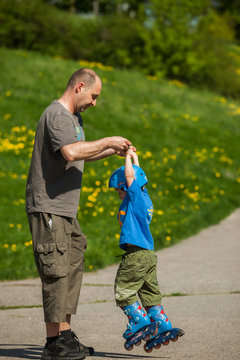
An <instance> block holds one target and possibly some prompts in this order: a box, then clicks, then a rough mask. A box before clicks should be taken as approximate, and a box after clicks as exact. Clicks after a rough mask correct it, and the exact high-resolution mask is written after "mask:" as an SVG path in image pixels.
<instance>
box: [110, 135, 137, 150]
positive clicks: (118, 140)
mask: <svg viewBox="0 0 240 360" xmlns="http://www.w3.org/2000/svg"><path fill="white" fill-rule="evenodd" d="M108 141H109V148H112V149H114V150H116V152H121V153H122V152H125V151H126V150H128V148H129V146H131V145H132V143H131V142H130V141H129V140H128V139H125V138H123V137H121V136H112V137H109V138H108Z"/></svg>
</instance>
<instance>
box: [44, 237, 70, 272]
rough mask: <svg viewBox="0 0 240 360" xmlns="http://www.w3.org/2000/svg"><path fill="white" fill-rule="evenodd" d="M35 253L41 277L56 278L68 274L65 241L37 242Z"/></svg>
mask: <svg viewBox="0 0 240 360" xmlns="http://www.w3.org/2000/svg"><path fill="white" fill-rule="evenodd" d="M37 253H38V261H39V268H40V272H41V274H42V276H43V277H45V278H51V277H53V278H58V277H64V276H66V275H67V274H68V269H69V265H68V251H67V244H66V243H65V242H59V243H58V242H57V243H46V244H38V245H37Z"/></svg>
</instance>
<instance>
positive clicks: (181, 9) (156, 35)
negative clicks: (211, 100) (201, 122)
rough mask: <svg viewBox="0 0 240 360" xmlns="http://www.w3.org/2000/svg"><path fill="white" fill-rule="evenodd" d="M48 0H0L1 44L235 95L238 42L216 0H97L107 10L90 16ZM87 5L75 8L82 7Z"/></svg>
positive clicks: (238, 90)
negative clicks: (174, 80) (72, 12)
mask: <svg viewBox="0 0 240 360" xmlns="http://www.w3.org/2000/svg"><path fill="white" fill-rule="evenodd" d="M49 1H50V0H49ZM49 1H46V0H45V1H43V0H35V1H31V0H11V2H9V1H8V0H1V1H0V23H1V27H0V44H1V46H5V47H13V48H26V49H31V50H37V51H41V52H43V53H49V54H51V55H58V56H62V57H64V58H73V59H86V60H90V61H98V62H102V63H104V64H106V65H112V66H115V67H119V68H135V69H138V70H141V71H142V72H144V73H145V74H146V75H156V76H158V77H168V78H176V79H179V80H181V81H185V82H188V83H190V84H192V85H195V86H204V87H208V88H210V89H213V90H216V91H219V92H220V93H222V94H224V95H230V96H240V74H239V72H240V54H239V48H238V47H237V46H236V45H234V42H236V39H235V32H234V31H235V27H234V25H233V23H231V21H230V19H232V17H230V15H229V14H230V10H231V9H230V8H229V7H227V5H226V3H225V2H224V1H220V0H219V1H217V2H215V6H214V7H213V5H212V2H211V1H210V0H198V1H196V2H193V1H191V0H179V1H176V0H161V1H158V0H151V1H136V0H131V1H130V0H129V1H128V2H124V1H123V0H110V1H105V0H99V9H100V10H99V11H100V12H102V13H104V12H105V13H106V14H108V16H106V15H105V16H103V15H101V16H96V17H90V18H89V17H83V16H80V15H78V14H71V13H70V11H69V12H66V11H65V10H59V9H56V6H53V5H54V4H55V5H57V3H58V6H60V5H61V6H62V8H63V9H68V10H69V6H70V5H71V6H75V7H76V8H77V6H79V4H80V2H79V1H77V0H75V1H73V0H51V1H50V2H51V3H52V5H49ZM93 3H94V1H81V6H85V12H88V10H89V9H88V8H87V5H88V6H90V5H91V6H92V5H93ZM220 3H221V7H220V5H219V4H220ZM124 4H125V5H124ZM126 4H128V5H126ZM224 4H225V5H224ZM124 6H125V7H124ZM216 9H217V10H216ZM231 11H232V12H234V11H233V10H231ZM220 12H221V13H220Z"/></svg>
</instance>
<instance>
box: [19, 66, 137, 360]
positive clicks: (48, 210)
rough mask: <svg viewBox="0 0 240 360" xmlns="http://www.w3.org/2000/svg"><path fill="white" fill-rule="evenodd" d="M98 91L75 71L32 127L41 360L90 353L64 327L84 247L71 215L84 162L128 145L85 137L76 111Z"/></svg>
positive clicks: (31, 199) (96, 81)
mask: <svg viewBox="0 0 240 360" xmlns="http://www.w3.org/2000/svg"><path fill="white" fill-rule="evenodd" d="M101 90H102V83H101V80H100V78H99V77H98V76H97V74H96V73H95V72H94V71H93V70H90V69H80V70H77V71H76V72H75V73H74V74H73V75H72V76H71V78H70V80H69V82H68V84H67V87H66V90H65V91H64V93H63V95H62V97H61V98H60V99H58V100H54V101H53V102H52V104H51V105H50V106H48V107H47V108H46V109H45V111H44V112H43V114H42V116H41V118H40V120H39V123H38V126H37V131H36V137H35V143H34V148H33V154H32V161H31V166H30V170H29V175H28V180H27V188H26V211H27V214H28V220H29V225H30V230H31V233H32V238H33V251H34V256H35V262H36V266H37V269H38V273H39V276H40V278H41V281H42V296H43V309H44V319H45V322H46V333H47V342H46V345H45V348H44V351H43V354H42V359H43V360H48V359H52V358H53V357H54V359H58V358H59V359H62V360H66V359H75V360H77V359H84V358H85V356H86V355H92V354H93V353H94V350H93V349H92V348H88V347H86V346H84V345H82V344H81V343H80V342H79V340H78V338H77V337H76V335H75V334H74V332H73V331H71V325H70V322H71V315H72V314H75V313H76V310H77V304H78V299H79V294H80V288H81V283H82V276H83V266H84V251H85V250H86V237H85V235H84V234H82V231H81V228H80V225H79V223H78V221H77V219H76V215H77V210H78V206H79V197H80V189H81V182H82V175H83V167H84V161H92V160H99V159H103V158H105V157H107V156H111V155H114V154H119V155H121V154H123V153H124V152H125V150H126V149H128V147H129V146H130V145H131V142H130V141H129V140H127V139H125V138H122V137H120V136H113V137H105V138H102V139H99V140H96V141H90V142H87V141H85V135H84V131H83V124H82V118H81V115H80V112H84V111H85V110H86V109H88V108H89V107H91V106H96V102H97V98H98V96H99V95H100V93H101Z"/></svg>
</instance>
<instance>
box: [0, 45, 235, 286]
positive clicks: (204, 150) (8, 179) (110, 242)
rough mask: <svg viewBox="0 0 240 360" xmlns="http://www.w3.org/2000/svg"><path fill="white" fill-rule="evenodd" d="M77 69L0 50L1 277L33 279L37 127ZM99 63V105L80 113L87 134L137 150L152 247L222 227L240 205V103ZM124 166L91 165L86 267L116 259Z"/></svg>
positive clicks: (84, 213) (86, 185)
mask: <svg viewBox="0 0 240 360" xmlns="http://www.w3.org/2000/svg"><path fill="white" fill-rule="evenodd" d="M93 65H94V64H88V66H93ZM81 66H83V63H79V62H75V61H66V60H62V59H57V58H51V57H49V56H46V55H40V54H38V53H30V52H26V51H19V50H18V51H15V50H6V49H0V69H1V72H0V136H1V140H0V161H1V168H0V193H1V202H0V224H1V233H0V279H19V278H26V277H32V276H36V275H37V274H36V270H35V264H34V261H33V256H32V246H31V244H30V241H31V236H30V232H29V229H28V223H27V218H26V214H25V212H24V209H25V203H24V198H25V185H26V177H27V173H28V168H29V163H30V157H31V150H32V144H33V139H34V131H35V129H36V125H37V122H38V119H39V117H40V115H41V113H42V111H43V110H44V108H45V107H46V106H47V105H48V104H49V103H50V102H51V101H52V100H53V99H55V98H58V97H59V96H60V95H61V94H62V92H63V90H64V88H65V85H66V83H67V80H68V78H69V77H70V75H71V74H72V72H74V71H75V70H76V69H78V68H79V67H81ZM94 69H95V70H96V71H97V73H98V74H99V75H100V76H101V78H102V80H103V91H102V95H101V97H100V98H99V100H98V104H97V107H96V108H94V109H89V110H88V111H87V112H86V113H85V114H84V128H85V132H86V140H94V139H97V138H101V137H104V136H112V135H121V136H124V137H127V138H128V139H130V140H131V141H132V143H133V144H134V145H135V146H136V148H137V149H138V151H139V160H140V165H141V166H142V167H143V168H144V170H145V172H146V174H147V176H148V178H149V184H148V191H149V193H150V196H151V198H152V201H153V204H154V209H155V211H154V217H153V221H152V224H151V231H152V234H153V237H154V240H155V248H156V249H160V248H163V247H166V246H170V245H172V244H174V243H176V242H178V241H179V240H181V239H183V238H186V237H188V236H190V235H193V234H195V233H197V232H198V231H200V230H201V229H202V228H206V227H207V226H209V225H211V224H216V223H218V222H219V221H220V220H221V219H223V218H225V217H226V216H227V215H228V214H230V213H231V212H232V211H233V210H234V209H235V208H237V207H239V205H240V191H239V188H240V159H239V143H240V136H239V135H240V124H239V115H240V103H239V102H237V101H233V100H231V99H224V98H222V97H221V96H219V95H217V94H214V93H210V92H207V91H199V90H196V89H193V88H189V87H187V86H184V85H183V84H181V83H179V82H168V81H162V80H161V81H160V80H157V81H156V80H155V79H154V78H151V79H147V78H145V77H144V76H143V75H142V74H140V73H138V72H130V71H120V70H116V69H112V70H111V69H108V68H105V67H103V66H101V65H100V64H95V67H94ZM122 164H123V159H122V158H118V157H112V158H109V159H107V160H105V161H104V160H101V161H99V162H95V163H86V164H85V172H84V179H83V187H82V194H81V201H80V206H81V208H80V212H79V221H80V224H81V227H82V230H83V232H84V233H86V234H87V237H88V249H87V252H86V270H87V271H94V270H96V269H98V268H101V267H104V266H106V265H109V264H112V263H114V262H117V261H119V258H116V255H119V254H121V250H120V249H119V248H118V237H119V232H120V228H119V225H118V223H117V219H116V215H117V211H118V208H119V205H120V203H119V199H118V196H117V194H115V193H114V191H111V190H108V189H107V186H106V184H107V180H108V178H109V175H110V174H111V173H112V171H113V170H114V169H115V168H116V167H119V166H121V165H122ZM226 241H227V239H226Z"/></svg>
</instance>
